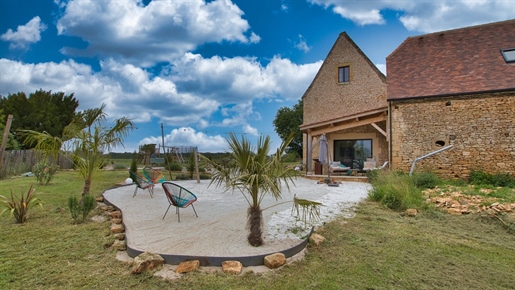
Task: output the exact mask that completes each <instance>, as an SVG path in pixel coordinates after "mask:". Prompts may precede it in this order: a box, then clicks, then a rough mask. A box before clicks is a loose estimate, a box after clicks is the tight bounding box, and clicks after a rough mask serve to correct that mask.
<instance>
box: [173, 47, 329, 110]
mask: <svg viewBox="0 0 515 290" xmlns="http://www.w3.org/2000/svg"><path fill="white" fill-rule="evenodd" d="M321 65H322V61H318V62H316V63H311V64H304V65H298V64H294V63H292V62H291V61H290V60H288V59H283V58H280V57H274V58H272V60H270V62H269V63H268V64H267V65H266V66H262V65H261V64H260V63H259V62H258V61H257V60H256V59H254V58H243V57H234V58H221V57H219V56H213V57H211V58H203V57H202V56H201V55H198V54H191V53H188V54H186V55H185V57H184V58H182V59H181V60H180V61H178V62H176V63H175V64H174V67H173V74H172V75H171V76H170V78H171V79H172V80H173V81H174V83H175V84H176V85H177V87H178V88H179V89H180V90H184V91H189V92H194V93H195V94H197V95H202V96H204V97H206V98H210V99H214V100H217V101H218V102H220V103H232V104H235V103H242V102H246V101H248V100H253V99H261V98H275V97H278V96H280V97H284V98H287V99H298V98H299V97H300V96H302V94H303V93H304V91H305V90H306V89H307V87H308V86H309V84H310V83H311V81H312V80H313V78H314V77H315V75H316V73H317V71H318V69H319V68H320V66H321Z"/></svg>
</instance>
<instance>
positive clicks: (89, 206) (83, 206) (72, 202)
mask: <svg viewBox="0 0 515 290" xmlns="http://www.w3.org/2000/svg"><path fill="white" fill-rule="evenodd" d="M95 204H96V200H95V197H93V196H92V195H91V194H86V195H85V196H84V197H83V199H82V203H80V202H79V200H78V199H77V197H76V196H70V197H68V208H69V210H70V214H71V215H72V219H73V221H74V222H75V223H76V224H79V223H82V222H83V221H84V220H85V219H86V217H87V216H88V214H89V213H90V212H91V211H92V210H93V209H94V208H95Z"/></svg>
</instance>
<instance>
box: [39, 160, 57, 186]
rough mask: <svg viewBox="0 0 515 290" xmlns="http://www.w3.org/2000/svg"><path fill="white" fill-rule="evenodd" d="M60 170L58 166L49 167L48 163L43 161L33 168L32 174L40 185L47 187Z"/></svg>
mask: <svg viewBox="0 0 515 290" xmlns="http://www.w3.org/2000/svg"><path fill="white" fill-rule="evenodd" d="M58 170H59V166H57V165H48V163H47V162H44V161H41V162H38V163H36V165H34V166H33V167H32V173H34V176H36V180H37V181H38V182H39V184H44V185H47V184H48V183H49V182H50V180H52V177H53V176H54V174H55V173H57V171H58Z"/></svg>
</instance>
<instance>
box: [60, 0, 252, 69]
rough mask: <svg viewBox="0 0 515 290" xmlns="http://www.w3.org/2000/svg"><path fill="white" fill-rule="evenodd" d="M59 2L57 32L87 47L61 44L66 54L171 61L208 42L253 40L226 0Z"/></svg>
mask: <svg viewBox="0 0 515 290" xmlns="http://www.w3.org/2000/svg"><path fill="white" fill-rule="evenodd" d="M61 6H62V9H63V11H62V17H61V18H59V20H58V21H57V30H58V33H59V34H65V35H71V36H78V37H80V38H82V39H83V40H85V41H86V42H88V43H89V46H88V48H87V49H85V50H79V49H76V48H63V49H62V50H61V52H63V53H65V54H69V55H88V56H94V55H97V56H99V57H101V58H105V57H111V58H114V59H116V60H118V61H121V60H123V61H125V62H130V63H133V64H137V65H142V66H152V65H153V64H155V63H157V62H162V61H166V62H169V61H171V60H173V59H174V58H176V57H180V56H182V55H183V54H184V53H185V52H187V51H192V50H194V49H195V48H196V47H197V46H198V45H201V44H204V43H209V42H222V41H230V42H242V43H255V42H259V41H260V37H259V36H258V35H256V34H255V33H254V32H250V36H248V37H247V36H246V32H247V31H248V30H249V28H250V26H249V24H248V22H247V21H246V20H245V19H243V18H242V16H243V11H241V10H240V9H239V8H238V6H236V5H235V4H233V3H232V2H231V1H230V0H214V1H210V2H206V1H203V0H190V1H151V2H150V3H149V4H148V5H147V6H143V5H142V4H141V1H139V0H125V1H107V0H71V1H69V2H68V3H66V5H64V2H62V3H61Z"/></svg>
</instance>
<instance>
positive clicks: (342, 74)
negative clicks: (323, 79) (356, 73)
mask: <svg viewBox="0 0 515 290" xmlns="http://www.w3.org/2000/svg"><path fill="white" fill-rule="evenodd" d="M348 82H350V67H349V66H341V67H339V68H338V83H348Z"/></svg>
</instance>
